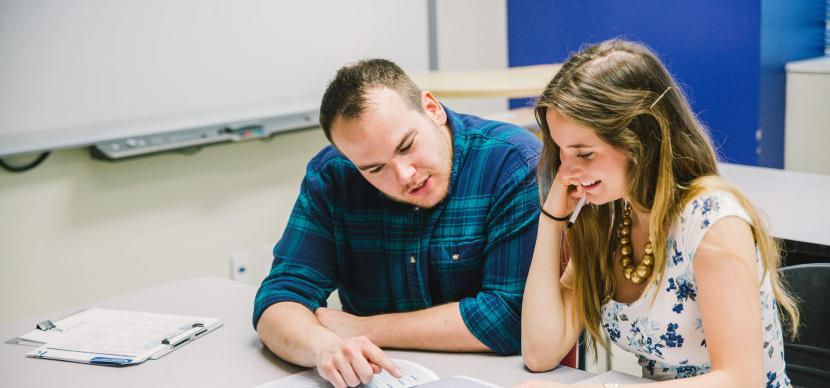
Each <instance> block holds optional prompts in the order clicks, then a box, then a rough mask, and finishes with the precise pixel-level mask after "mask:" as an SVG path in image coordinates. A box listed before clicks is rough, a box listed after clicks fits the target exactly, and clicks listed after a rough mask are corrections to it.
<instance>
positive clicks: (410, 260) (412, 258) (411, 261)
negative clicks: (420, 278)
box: [409, 256, 415, 264]
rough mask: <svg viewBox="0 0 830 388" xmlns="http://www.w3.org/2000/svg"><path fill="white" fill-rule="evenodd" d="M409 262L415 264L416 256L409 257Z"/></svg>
mask: <svg viewBox="0 0 830 388" xmlns="http://www.w3.org/2000/svg"><path fill="white" fill-rule="evenodd" d="M409 262H410V263H412V264H415V256H409Z"/></svg>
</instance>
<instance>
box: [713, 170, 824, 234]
mask: <svg viewBox="0 0 830 388" xmlns="http://www.w3.org/2000/svg"><path fill="white" fill-rule="evenodd" d="M720 172H721V175H722V176H723V177H724V178H725V179H726V180H728V181H729V182H732V183H733V184H735V185H736V186H738V187H739V188H740V189H741V190H742V191H743V192H744V194H746V195H747V196H748V197H749V199H750V201H752V203H753V204H754V205H755V206H756V207H758V208H759V209H760V210H761V212H762V214H763V215H764V216H765V217H766V219H767V222H768V223H769V227H770V232H771V233H772V235H773V236H775V237H778V238H782V239H786V240H792V241H799V242H805V243H810V244H817V245H822V246H825V247H828V246H830V202H828V201H830V175H822V174H813V173H807V172H799V171H788V170H779V169H773V168H764V167H753V166H742V165H737V164H728V163H721V165H720Z"/></svg>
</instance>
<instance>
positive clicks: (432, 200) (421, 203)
mask: <svg viewBox="0 0 830 388" xmlns="http://www.w3.org/2000/svg"><path fill="white" fill-rule="evenodd" d="M441 191H442V193H441V195H425V196H423V197H421V196H418V197H413V196H407V197H406V198H398V201H399V202H403V203H405V204H408V205H412V206H417V207H419V208H421V209H432V208H434V207H435V206H437V205H438V204H439V203H441V201H443V200H444V199H445V198H447V192H448V191H449V190H448V188H447V187H444V188H443V189H442V190H441ZM430 194H432V193H430Z"/></svg>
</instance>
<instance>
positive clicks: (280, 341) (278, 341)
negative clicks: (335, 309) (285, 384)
mask: <svg viewBox="0 0 830 388" xmlns="http://www.w3.org/2000/svg"><path fill="white" fill-rule="evenodd" d="M257 334H259V338H260V340H261V341H262V342H263V343H264V344H265V346H267V347H268V349H271V351H272V352H274V354H276V355H277V356H279V357H280V358H281V359H283V360H285V361H288V362H291V363H293V364H297V365H301V366H308V367H312V366H314V365H315V357H316V349H318V348H320V347H321V346H322V344H324V343H326V342H331V341H339V340H340V336H338V335H337V334H335V333H334V332H332V331H331V330H329V329H327V328H325V327H323V326H322V325H321V324H320V322H319V321H318V320H317V317H315V316H314V313H312V312H311V311H309V309H307V308H306V307H305V306H303V305H301V304H299V303H294V302H280V303H276V304H273V305H271V306H269V307H268V308H267V309H265V311H264V312H263V313H262V316H261V317H260V319H259V323H258V324H257Z"/></svg>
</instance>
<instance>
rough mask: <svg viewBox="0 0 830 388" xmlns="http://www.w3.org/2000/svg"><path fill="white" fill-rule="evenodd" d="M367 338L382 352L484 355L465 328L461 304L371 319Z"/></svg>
mask: <svg viewBox="0 0 830 388" xmlns="http://www.w3.org/2000/svg"><path fill="white" fill-rule="evenodd" d="M366 330H367V332H366V336H367V337H369V339H370V340H372V342H374V343H375V344H377V345H378V346H380V347H382V348H401V349H420V350H439V351H454V352H483V351H489V350H490V349H489V348H488V347H487V346H486V345H484V344H483V343H481V341H479V340H478V339H477V338H476V337H475V336H473V334H472V333H471V332H470V330H469V329H468V328H467V325H465V324H464V321H463V319H462V318H461V312H460V310H459V306H458V302H453V303H448V304H445V305H441V306H436V307H431V308H428V309H424V310H419V311H412V312H406V313H393V314H382V315H375V316H372V317H367V323H366Z"/></svg>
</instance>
